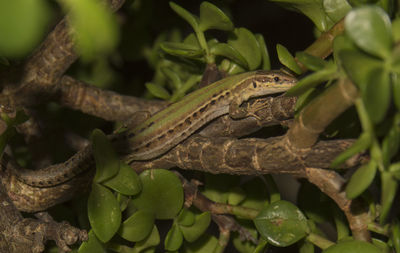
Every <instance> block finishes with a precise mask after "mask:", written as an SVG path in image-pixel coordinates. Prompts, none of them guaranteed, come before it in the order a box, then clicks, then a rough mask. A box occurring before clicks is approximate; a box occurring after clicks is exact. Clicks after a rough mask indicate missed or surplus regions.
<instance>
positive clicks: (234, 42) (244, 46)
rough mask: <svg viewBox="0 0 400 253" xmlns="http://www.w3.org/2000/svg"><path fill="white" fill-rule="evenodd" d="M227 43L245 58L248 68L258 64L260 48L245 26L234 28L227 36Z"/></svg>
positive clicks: (259, 61)
mask: <svg viewBox="0 0 400 253" xmlns="http://www.w3.org/2000/svg"><path fill="white" fill-rule="evenodd" d="M228 44H229V45H231V46H232V47H233V48H235V49H236V50H237V51H238V52H239V53H240V54H241V55H242V56H243V57H244V58H245V59H246V61H247V64H248V66H249V70H255V69H257V68H258V67H259V66H260V64H261V49H260V45H259V44H258V41H257V39H256V37H255V36H254V34H253V33H252V32H250V31H249V30H247V29H246V28H236V29H235V30H234V31H233V32H232V34H231V35H230V36H229V38H228Z"/></svg>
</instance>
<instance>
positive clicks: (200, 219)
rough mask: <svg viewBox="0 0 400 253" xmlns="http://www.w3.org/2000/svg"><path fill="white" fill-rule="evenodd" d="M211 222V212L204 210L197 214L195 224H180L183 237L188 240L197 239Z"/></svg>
mask: <svg viewBox="0 0 400 253" xmlns="http://www.w3.org/2000/svg"><path fill="white" fill-rule="evenodd" d="M210 222H211V214H210V213H209V212H204V213H202V214H200V215H197V216H196V220H195V222H194V224H193V225H192V226H190V227H186V226H180V229H181V231H182V233H183V237H185V240H186V241H188V242H194V241H196V240H197V239H198V238H199V237H200V236H201V235H202V234H203V233H204V232H205V231H206V230H207V228H208V226H209V225H210Z"/></svg>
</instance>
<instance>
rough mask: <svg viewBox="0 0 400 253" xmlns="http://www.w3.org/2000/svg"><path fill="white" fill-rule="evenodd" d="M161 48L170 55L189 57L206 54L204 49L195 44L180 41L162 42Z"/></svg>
mask: <svg viewBox="0 0 400 253" xmlns="http://www.w3.org/2000/svg"><path fill="white" fill-rule="evenodd" d="M160 48H161V49H162V50H163V51H164V52H166V53H167V54H170V55H175V56H180V57H187V58H195V59H197V58H200V57H202V56H203V55H204V51H203V50H202V49H200V48H198V47H196V46H194V45H191V44H186V43H179V42H162V43H160Z"/></svg>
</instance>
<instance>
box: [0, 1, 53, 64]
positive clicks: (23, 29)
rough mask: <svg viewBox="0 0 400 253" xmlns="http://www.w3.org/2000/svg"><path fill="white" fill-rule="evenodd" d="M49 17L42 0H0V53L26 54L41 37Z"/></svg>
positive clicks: (13, 55) (46, 7) (46, 4)
mask: <svg viewBox="0 0 400 253" xmlns="http://www.w3.org/2000/svg"><path fill="white" fill-rule="evenodd" d="M50 17H51V12H50V9H49V6H48V2H47V1H44V0H13V1H0V38H1V39H0V55H1V56H5V57H10V58H14V57H17V58H19V57H23V56H25V55H26V54H28V53H29V52H30V51H31V50H32V49H33V48H34V47H35V46H36V45H37V44H38V43H39V42H40V40H41V39H42V37H43V35H44V32H45V30H46V28H47V27H46V24H47V22H48V21H49V19H50Z"/></svg>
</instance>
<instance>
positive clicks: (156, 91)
mask: <svg viewBox="0 0 400 253" xmlns="http://www.w3.org/2000/svg"><path fill="white" fill-rule="evenodd" d="M145 85H146V88H147V90H148V91H149V92H150V93H151V95H153V96H155V97H156V98H161V99H164V100H168V99H169V98H170V97H171V95H170V94H169V93H168V91H167V90H166V89H165V88H164V87H162V86H161V85H158V84H155V83H146V84H145Z"/></svg>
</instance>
